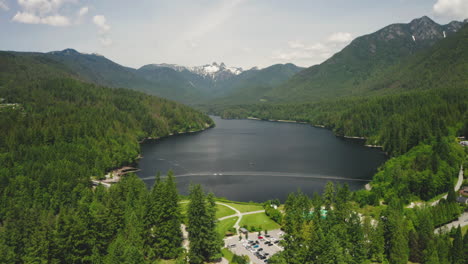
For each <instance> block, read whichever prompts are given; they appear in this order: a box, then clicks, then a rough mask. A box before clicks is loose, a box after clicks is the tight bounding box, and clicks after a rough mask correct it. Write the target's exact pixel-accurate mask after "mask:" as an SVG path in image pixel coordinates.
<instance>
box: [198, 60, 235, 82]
mask: <svg viewBox="0 0 468 264" xmlns="http://www.w3.org/2000/svg"><path fill="white" fill-rule="evenodd" d="M189 70H190V71H191V72H194V73H196V74H199V75H202V76H206V77H211V78H213V79H216V78H217V77H218V75H227V74H232V75H239V74H241V73H242V72H243V70H242V68H238V67H227V66H226V64H224V62H221V63H220V64H218V63H216V62H213V63H212V64H206V65H203V66H195V67H190V68H189Z"/></svg>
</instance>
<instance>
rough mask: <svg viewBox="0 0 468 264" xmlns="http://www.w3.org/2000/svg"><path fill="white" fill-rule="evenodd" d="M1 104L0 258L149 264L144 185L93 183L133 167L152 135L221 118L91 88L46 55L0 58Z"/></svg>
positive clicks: (194, 127) (134, 94)
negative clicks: (103, 186)
mask: <svg viewBox="0 0 468 264" xmlns="http://www.w3.org/2000/svg"><path fill="white" fill-rule="evenodd" d="M0 98H2V99H1V100H0V101H1V102H0V134H1V137H0V164H2V166H1V168H0V183H1V184H0V197H1V199H0V252H1V253H0V262H1V263H47V262H50V263H98V260H97V259H101V260H102V258H103V257H104V256H105V255H107V253H106V252H110V253H109V261H108V262H107V263H119V262H120V261H119V260H118V258H119V256H120V257H121V258H123V257H125V256H127V257H128V258H136V259H137V260H141V259H143V257H144V255H141V254H143V253H141V252H143V248H142V247H141V246H142V244H139V243H140V242H141V241H142V240H139V239H137V237H138V236H141V232H143V230H148V229H140V228H142V226H144V225H145V224H151V223H152V222H145V223H143V222H142V221H141V220H140V217H142V214H143V211H142V210H143V208H142V207H138V206H136V204H137V203H138V204H139V205H143V204H144V203H145V199H146V198H145V197H146V193H147V191H146V187H145V185H144V184H143V182H141V181H140V180H137V179H136V178H132V177H130V178H129V179H128V180H127V182H126V183H125V184H123V185H121V186H119V187H116V188H115V189H113V190H112V191H110V192H106V191H104V190H100V188H101V187H100V188H98V190H97V191H96V192H93V191H92V189H91V177H102V176H103V175H104V173H105V172H106V171H108V170H110V169H113V168H116V167H119V166H122V165H125V164H131V163H133V162H134V161H135V159H136V158H137V156H138V155H139V150H140V146H139V144H138V142H139V141H140V140H142V139H143V138H146V137H162V136H167V135H169V134H172V133H179V132H185V131H196V130H201V129H205V128H207V127H209V126H211V125H213V123H212V120H211V119H210V118H209V117H208V116H206V115H204V114H202V113H200V112H198V111H195V110H193V109H191V108H189V107H187V106H184V105H181V104H178V103H175V102H172V101H168V100H166V99H161V98H157V97H154V96H149V95H146V94H143V93H141V92H136V91H131V90H126V89H117V88H114V89H113V88H105V87H100V86H97V85H94V84H89V83H85V82H82V81H80V80H77V78H76V77H75V76H73V75H72V74H71V71H69V69H68V68H67V67H66V66H65V65H63V64H61V63H59V62H57V61H56V60H52V59H50V58H49V57H48V56H43V55H37V54H25V53H12V52H1V53H0ZM10 106H13V107H10ZM127 188H129V189H127ZM174 188H175V187H174ZM173 191H175V189H173ZM176 196H177V194H176ZM104 197H106V198H104ZM112 197H114V198H112ZM175 203H176V204H177V200H175ZM156 207H158V206H156ZM160 223H161V222H154V224H158V225H159V224H160ZM151 225H153V224H151ZM124 227H125V228H124ZM177 228H178V230H180V229H179V228H180V227H179V226H177ZM124 241H125V243H129V244H128V247H126V248H125V252H124V249H122V243H123V242H124ZM111 242H114V243H113V246H109V244H110V243H111ZM128 250H130V251H128ZM166 250H167V249H166ZM174 250H177V249H174ZM140 253H141V254H140ZM126 254H127V255H126ZM138 254H140V255H138ZM157 254H162V253H157ZM154 256H155V255H153V257H154ZM157 256H158V257H164V255H157Z"/></svg>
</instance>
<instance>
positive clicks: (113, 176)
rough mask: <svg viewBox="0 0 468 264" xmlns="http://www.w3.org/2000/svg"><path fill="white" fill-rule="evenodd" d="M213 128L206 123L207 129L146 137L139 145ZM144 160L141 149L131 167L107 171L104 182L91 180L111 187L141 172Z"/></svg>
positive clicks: (120, 167) (125, 166)
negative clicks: (125, 177)
mask: <svg viewBox="0 0 468 264" xmlns="http://www.w3.org/2000/svg"><path fill="white" fill-rule="evenodd" d="M213 127H215V124H214V123H213V125H209V124H207V123H205V128H203V129H200V130H189V131H179V132H177V133H170V134H168V135H166V136H161V137H145V138H143V139H142V140H139V141H138V143H139V144H144V143H146V142H152V141H158V140H160V139H164V138H168V137H172V136H179V135H183V134H190V133H199V132H203V131H205V130H207V129H210V128H213ZM142 158H143V156H142V153H141V149H140V153H139V154H138V156H137V157H135V159H134V161H133V162H132V163H131V164H130V165H122V166H119V167H117V168H114V169H112V170H110V171H107V172H106V174H105V176H104V177H105V179H103V180H98V179H95V180H91V181H92V183H93V184H94V185H98V184H102V185H104V186H105V187H110V186H111V185H112V184H115V183H118V182H120V181H121V180H122V177H123V176H124V175H126V174H129V173H135V172H138V171H140V169H139V168H137V166H138V161H139V160H140V159H142Z"/></svg>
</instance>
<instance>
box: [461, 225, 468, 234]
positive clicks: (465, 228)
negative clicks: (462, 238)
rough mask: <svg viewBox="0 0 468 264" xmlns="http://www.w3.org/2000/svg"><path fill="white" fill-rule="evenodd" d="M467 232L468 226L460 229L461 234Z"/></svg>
mask: <svg viewBox="0 0 468 264" xmlns="http://www.w3.org/2000/svg"><path fill="white" fill-rule="evenodd" d="M466 232H468V225H466V226H464V227H462V234H466Z"/></svg>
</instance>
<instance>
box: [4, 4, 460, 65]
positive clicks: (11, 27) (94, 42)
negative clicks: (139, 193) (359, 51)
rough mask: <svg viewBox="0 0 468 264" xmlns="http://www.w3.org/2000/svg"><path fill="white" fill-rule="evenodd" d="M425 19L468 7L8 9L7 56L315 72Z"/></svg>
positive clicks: (451, 16) (454, 16) (442, 19)
mask: <svg viewBox="0 0 468 264" xmlns="http://www.w3.org/2000/svg"><path fill="white" fill-rule="evenodd" d="M423 15H427V16H429V17H431V18H432V19H434V20H435V21H436V22H438V23H441V24H445V23H448V22H450V21H452V20H463V19H465V18H468V0H384V1H380V0H353V1H350V0H287V1H286V0H134V1H125V0H98V1H92V0H0V35H1V36H2V38H1V41H0V50H16V51H40V52H48V51H53V50H62V49H65V48H74V49H76V50H78V51H80V52H86V53H99V54H102V55H104V56H106V57H108V58H110V59H112V60H114V61H115V62H117V63H120V64H122V65H125V66H130V67H140V66H142V65H144V64H149V63H175V64H181V65H187V66H194V65H202V64H207V63H211V62H214V61H216V62H225V63H226V64H227V65H230V66H241V67H244V68H250V67H253V66H260V67H265V66H268V65H272V64H276V63H286V62H292V63H295V64H298V65H301V66H311V65H313V64H317V63H320V62H322V61H323V60H325V59H326V58H328V57H330V56H331V55H332V54H333V53H335V52H337V51H339V50H340V49H341V48H343V47H344V46H345V45H346V44H348V43H349V42H350V41H351V40H352V39H353V38H355V37H357V36H360V35H363V34H368V33H371V32H374V31H376V30H378V29H380V28H382V27H384V26H386V25H389V24H392V23H407V22H409V21H411V20H412V19H413V18H417V17H421V16H423Z"/></svg>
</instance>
